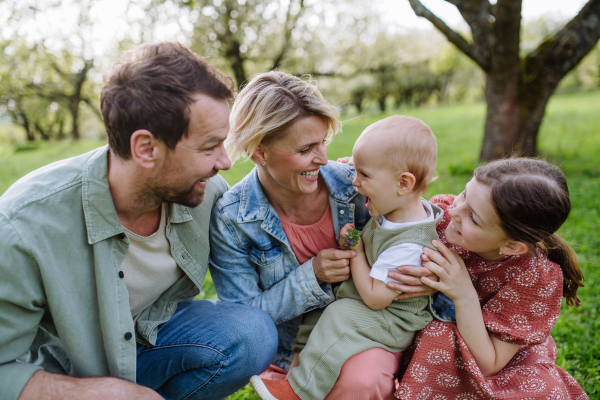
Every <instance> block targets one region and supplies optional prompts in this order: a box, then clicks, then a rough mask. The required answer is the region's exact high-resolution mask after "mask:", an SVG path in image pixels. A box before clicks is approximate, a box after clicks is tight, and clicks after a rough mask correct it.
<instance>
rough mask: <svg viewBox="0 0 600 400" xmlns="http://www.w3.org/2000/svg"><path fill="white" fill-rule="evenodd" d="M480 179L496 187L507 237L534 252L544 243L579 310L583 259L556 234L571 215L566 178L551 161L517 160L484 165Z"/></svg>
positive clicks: (494, 196)
mask: <svg viewBox="0 0 600 400" xmlns="http://www.w3.org/2000/svg"><path fill="white" fill-rule="evenodd" d="M474 175H475V178H476V179H477V181H479V182H481V183H482V184H484V185H486V186H488V187H490V188H491V191H492V203H493V204H494V208H495V209H496V213H497V214H498V217H499V218H500V221H501V224H502V229H503V230H504V231H505V232H506V234H507V235H508V236H509V237H510V238H512V239H513V240H516V241H519V242H523V243H526V244H527V245H528V246H529V248H530V249H531V251H533V252H534V253H536V243H541V244H542V246H543V247H544V248H545V250H546V251H547V252H548V258H549V259H550V260H551V261H554V262H555V263H557V264H558V265H560V267H561V268H562V270H563V275H564V283H563V296H564V297H565V298H566V299H567V304H568V305H570V306H574V307H577V306H579V298H578V297H577V289H579V288H580V287H583V275H582V273H581V269H580V268H579V260H578V259H577V255H576V254H575V252H574V251H573V249H572V248H571V247H570V246H569V245H568V244H567V243H566V242H565V241H564V240H563V239H561V238H560V237H559V236H558V235H557V234H556V233H555V232H556V231H557V230H558V228H560V226H561V225H562V224H563V222H565V220H566V219H567V217H568V216H569V212H570V211H571V201H570V199H569V189H568V188H567V181H566V179H565V176H564V175H563V173H562V172H561V171H560V170H559V169H558V168H556V167H554V166H553V165H550V164H548V163H547V162H545V161H541V160H534V159H529V158H511V159H505V160H498V161H493V162H491V163H488V164H485V165H482V166H480V167H479V168H477V169H476V170H475V173H474Z"/></svg>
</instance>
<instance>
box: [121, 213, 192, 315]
mask: <svg viewBox="0 0 600 400" xmlns="http://www.w3.org/2000/svg"><path fill="white" fill-rule="evenodd" d="M168 210H169V208H168V205H167V203H163V205H162V207H161V213H160V226H159V227H158V230H157V231H156V232H154V233H153V234H152V235H150V236H140V235H138V234H136V233H133V232H131V231H129V230H127V228H125V234H126V235H127V237H128V238H129V240H130V242H131V243H130V245H129V249H128V250H127V253H125V258H123V261H122V263H121V270H122V271H123V273H124V274H125V276H124V278H123V279H125V284H126V285H127V290H128V291H129V308H130V309H131V316H132V317H133V318H134V320H136V319H137V317H138V316H139V315H140V313H141V312H142V311H144V310H145V309H146V308H147V307H149V306H150V305H151V304H152V303H154V302H155V301H156V300H157V299H158V298H159V297H160V295H161V294H163V292H164V291H165V290H167V289H168V288H170V287H171V286H172V285H173V284H174V283H175V282H177V281H178V280H179V279H180V278H181V277H182V276H183V274H184V272H183V270H182V269H181V268H179V266H178V265H177V263H176V262H175V260H174V259H173V257H172V256H171V246H170V244H169V241H168V240H167V235H166V226H167V218H168V212H169V211H168Z"/></svg>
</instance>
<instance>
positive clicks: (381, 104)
mask: <svg viewBox="0 0 600 400" xmlns="http://www.w3.org/2000/svg"><path fill="white" fill-rule="evenodd" d="M385 99H387V95H381V96H379V97H377V103H378V104H379V110H381V112H385Z"/></svg>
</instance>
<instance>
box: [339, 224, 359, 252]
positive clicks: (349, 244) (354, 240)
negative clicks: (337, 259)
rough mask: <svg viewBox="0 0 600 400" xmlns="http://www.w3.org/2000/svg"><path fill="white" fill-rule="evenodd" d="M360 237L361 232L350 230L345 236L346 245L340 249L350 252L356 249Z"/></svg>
mask: <svg viewBox="0 0 600 400" xmlns="http://www.w3.org/2000/svg"><path fill="white" fill-rule="evenodd" d="M359 237H360V231H359V230H357V229H350V230H349V231H348V233H347V234H346V235H344V244H343V245H342V246H341V247H340V249H342V250H349V249H351V248H353V247H356V245H357V244H358V238H359Z"/></svg>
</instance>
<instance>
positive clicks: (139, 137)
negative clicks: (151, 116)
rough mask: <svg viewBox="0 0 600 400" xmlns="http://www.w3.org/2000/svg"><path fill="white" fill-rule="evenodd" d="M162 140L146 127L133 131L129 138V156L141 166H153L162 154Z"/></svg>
mask: <svg viewBox="0 0 600 400" xmlns="http://www.w3.org/2000/svg"><path fill="white" fill-rule="evenodd" d="M161 144H162V142H161V141H160V140H158V139H156V138H155V137H154V135H153V134H152V133H151V132H150V131H148V130H146V129H138V130H137V131H135V132H133V134H132V135H131V138H130V140H129V145H130V148H131V158H133V160H134V161H135V162H136V163H137V164H138V165H139V166H140V167H142V168H148V169H149V168H153V167H154V165H155V164H156V162H157V161H158V158H160V157H161V155H162V150H163V149H162V147H165V146H164V144H163V145H162V146H161Z"/></svg>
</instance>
